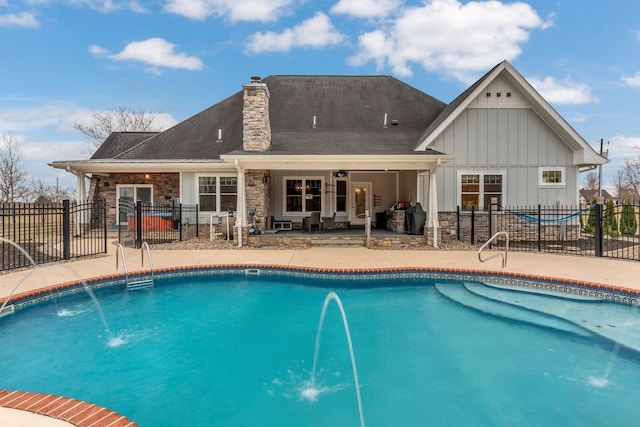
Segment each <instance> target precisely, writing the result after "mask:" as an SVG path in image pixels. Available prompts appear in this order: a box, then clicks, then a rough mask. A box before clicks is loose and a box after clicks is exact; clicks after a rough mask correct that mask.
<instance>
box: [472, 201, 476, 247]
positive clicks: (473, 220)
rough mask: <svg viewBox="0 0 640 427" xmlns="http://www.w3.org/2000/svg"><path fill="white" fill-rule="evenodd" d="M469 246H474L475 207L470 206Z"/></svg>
mask: <svg viewBox="0 0 640 427" xmlns="http://www.w3.org/2000/svg"><path fill="white" fill-rule="evenodd" d="M471 244H472V245H475V244H476V206H475V205H473V206H471Z"/></svg>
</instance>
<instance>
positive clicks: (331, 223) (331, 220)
mask: <svg viewBox="0 0 640 427" xmlns="http://www.w3.org/2000/svg"><path fill="white" fill-rule="evenodd" d="M335 229H336V213H335V212H334V213H333V216H323V217H322V230H323V231H324V230H331V231H333V230H335Z"/></svg>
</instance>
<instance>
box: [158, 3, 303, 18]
mask: <svg viewBox="0 0 640 427" xmlns="http://www.w3.org/2000/svg"><path fill="white" fill-rule="evenodd" d="M291 3H293V0H169V1H168V2H167V4H166V5H165V7H164V9H165V10H166V11H167V12H170V13H174V14H177V15H181V16H185V17H187V18H189V19H193V20H196V21H202V20H204V19H206V18H208V17H209V16H211V15H216V16H221V17H226V18H227V19H229V20H230V21H231V22H238V21H260V22H269V21H275V20H276V19H278V18H279V17H280V16H282V15H283V14H285V13H287V11H288V7H289V5H290V4H291Z"/></svg>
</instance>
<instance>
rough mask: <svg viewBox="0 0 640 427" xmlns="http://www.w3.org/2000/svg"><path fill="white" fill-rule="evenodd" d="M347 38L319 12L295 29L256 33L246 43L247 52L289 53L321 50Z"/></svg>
mask: <svg viewBox="0 0 640 427" xmlns="http://www.w3.org/2000/svg"><path fill="white" fill-rule="evenodd" d="M344 39H345V36H344V35H343V34H340V33H339V32H338V31H337V30H336V29H335V27H334V26H333V24H331V20H330V19H329V17H328V16H327V15H325V14H324V13H322V12H318V13H317V14H316V15H315V16H314V17H313V18H310V19H307V20H305V21H302V22H301V23H300V24H298V25H296V26H295V27H293V28H287V29H286V30H284V31H283V32H281V33H274V32H271V31H267V32H265V33H255V34H253V35H251V36H250V37H249V38H248V40H247V42H246V51H247V52H252V53H261V52H288V51H290V50H291V49H293V48H296V47H310V48H313V49H319V48H323V47H326V46H330V45H337V44H340V43H342V42H343V40H344Z"/></svg>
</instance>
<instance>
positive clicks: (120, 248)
mask: <svg viewBox="0 0 640 427" xmlns="http://www.w3.org/2000/svg"><path fill="white" fill-rule="evenodd" d="M118 254H120V255H121V256H122V267H123V268H124V277H125V282H126V283H129V269H128V268H127V259H126V258H125V256H124V246H122V243H120V242H118V247H117V248H116V270H117V269H118Z"/></svg>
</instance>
